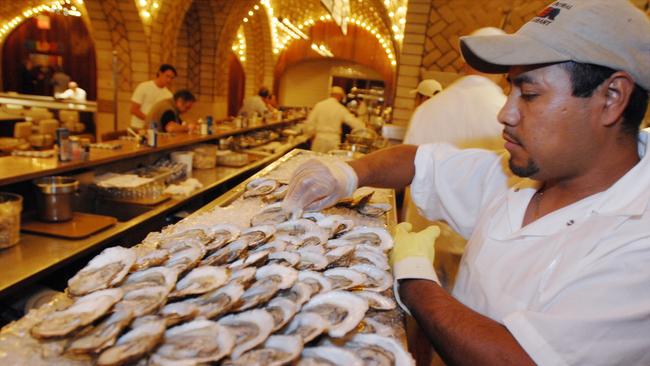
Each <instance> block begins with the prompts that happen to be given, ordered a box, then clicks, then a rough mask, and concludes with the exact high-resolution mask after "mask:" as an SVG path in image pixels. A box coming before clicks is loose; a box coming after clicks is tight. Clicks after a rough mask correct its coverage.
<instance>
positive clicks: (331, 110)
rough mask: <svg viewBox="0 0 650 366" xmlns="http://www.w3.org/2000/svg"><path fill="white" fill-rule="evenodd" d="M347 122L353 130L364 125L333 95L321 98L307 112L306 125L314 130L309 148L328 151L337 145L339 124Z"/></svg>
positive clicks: (339, 132) (339, 137) (338, 141)
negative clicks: (313, 136) (314, 133)
mask: <svg viewBox="0 0 650 366" xmlns="http://www.w3.org/2000/svg"><path fill="white" fill-rule="evenodd" d="M343 123H345V124H347V125H348V126H350V128H352V129H353V130H356V129H361V128H364V127H365V124H364V123H363V122H361V121H360V120H359V119H357V118H356V117H355V116H354V115H352V113H350V111H348V109H347V108H345V106H343V105H342V104H341V103H339V101H338V100H337V99H336V98H334V97H329V98H327V99H325V100H322V101H320V102H318V103H316V105H314V108H313V109H312V110H311V111H310V112H309V115H308V116H307V121H306V127H307V128H308V129H310V131H313V132H316V137H315V138H314V141H313V142H312V146H311V149H312V150H313V151H318V152H325V153H326V152H328V151H330V150H333V149H337V148H338V147H339V143H340V140H341V124H343Z"/></svg>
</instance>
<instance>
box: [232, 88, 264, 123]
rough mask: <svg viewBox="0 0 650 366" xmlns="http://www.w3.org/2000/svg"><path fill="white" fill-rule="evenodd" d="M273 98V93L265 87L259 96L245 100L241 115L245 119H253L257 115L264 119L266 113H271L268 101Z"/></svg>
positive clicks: (261, 89) (259, 91)
mask: <svg viewBox="0 0 650 366" xmlns="http://www.w3.org/2000/svg"><path fill="white" fill-rule="evenodd" d="M270 96H271V92H269V89H268V88H267V87H265V86H263V87H261V88H260V89H259V90H258V92H257V95H253V96H250V97H248V98H246V99H244V103H243V104H242V107H241V109H240V110H239V114H240V115H241V116H244V117H252V116H254V115H255V114H257V115H258V116H260V117H262V116H264V113H266V112H268V111H270V108H269V106H268V104H267V102H266V100H267V99H268V98H269V97H270Z"/></svg>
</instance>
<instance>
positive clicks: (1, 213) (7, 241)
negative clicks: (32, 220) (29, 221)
mask: <svg viewBox="0 0 650 366" xmlns="http://www.w3.org/2000/svg"><path fill="white" fill-rule="evenodd" d="M22 209H23V197H22V196H20V195H17V194H13V193H5V192H0V249H3V248H9V247H10V246H13V245H16V244H18V241H19V240H20V212H21V211H22Z"/></svg>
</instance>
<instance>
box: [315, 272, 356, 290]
mask: <svg viewBox="0 0 650 366" xmlns="http://www.w3.org/2000/svg"><path fill="white" fill-rule="evenodd" d="M323 274H324V275H325V277H327V278H328V279H329V280H330V281H331V282H332V289H333V290H348V289H351V288H355V287H359V286H361V285H363V284H364V283H366V275H365V274H363V273H361V272H358V271H355V270H353V269H349V268H343V267H336V268H332V269H328V270H327V271H325V272H324V273H323Z"/></svg>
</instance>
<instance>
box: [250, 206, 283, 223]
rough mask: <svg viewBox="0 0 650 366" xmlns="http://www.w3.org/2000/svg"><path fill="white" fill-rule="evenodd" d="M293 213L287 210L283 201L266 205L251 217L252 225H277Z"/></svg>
mask: <svg viewBox="0 0 650 366" xmlns="http://www.w3.org/2000/svg"><path fill="white" fill-rule="evenodd" d="M290 217H291V213H290V212H287V211H285V209H284V207H283V206H282V202H278V203H274V204H272V205H268V206H266V207H264V208H263V209H262V210H261V211H260V212H258V213H257V214H255V216H253V217H252V218H251V226H258V225H275V224H279V223H282V222H285V221H287V220H288V219H289V218H290Z"/></svg>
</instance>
